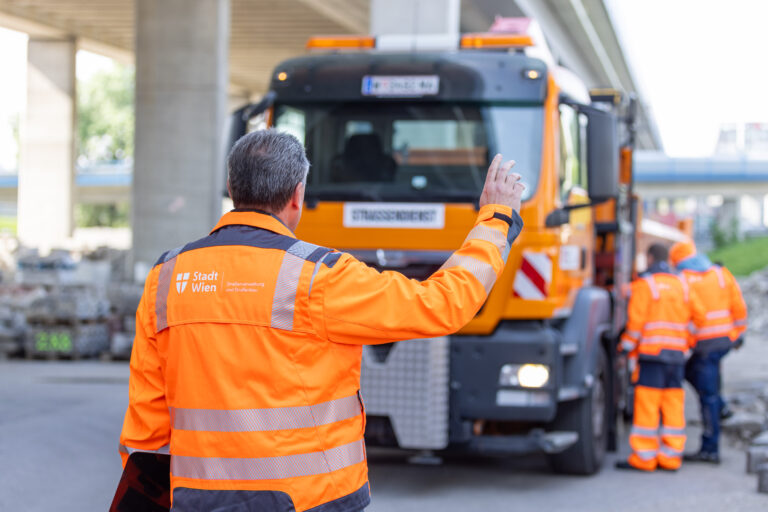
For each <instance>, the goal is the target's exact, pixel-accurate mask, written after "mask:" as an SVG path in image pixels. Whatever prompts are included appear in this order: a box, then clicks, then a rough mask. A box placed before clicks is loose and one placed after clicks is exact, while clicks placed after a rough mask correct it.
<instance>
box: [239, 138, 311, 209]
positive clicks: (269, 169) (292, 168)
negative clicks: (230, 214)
mask: <svg viewBox="0 0 768 512" xmlns="http://www.w3.org/2000/svg"><path fill="white" fill-rule="evenodd" d="M227 168H228V170H229V188H230V191H231V193H232V201H233V202H234V203H235V207H240V208H243V207H250V208H261V209H264V210H268V211H270V212H274V213H276V212H279V211H280V210H282V209H283V208H285V205H287V204H288V201H290V199H291V196H292V195H293V192H294V190H296V186H297V185H298V184H299V183H306V180H307V173H308V172H309V160H307V155H306V153H305V151H304V146H302V145H301V142H299V140H298V139H297V138H296V137H294V136H293V135H289V134H287V133H281V132H278V131H277V130H275V129H269V130H259V131H256V132H253V133H249V134H247V135H245V136H243V137H241V138H240V139H239V140H238V141H237V142H236V143H235V145H234V146H233V147H232V151H230V152H229V157H227Z"/></svg>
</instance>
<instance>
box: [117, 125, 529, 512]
mask: <svg viewBox="0 0 768 512" xmlns="http://www.w3.org/2000/svg"><path fill="white" fill-rule="evenodd" d="M513 163H514V162H508V163H507V164H505V165H504V166H500V164H501V158H500V155H498V156H497V157H496V158H495V159H494V162H493V164H492V165H491V167H490V169H489V172H488V177H487V178H486V185H485V187H484V189H483V195H482V196H481V198H480V205H481V208H480V211H479V213H478V217H477V222H476V224H475V226H474V228H473V229H472V230H471V231H470V233H469V234H468V235H467V238H466V240H465V241H464V244H463V245H462V246H461V248H459V249H458V250H457V251H456V252H455V253H454V254H453V255H452V256H451V257H450V258H449V259H448V260H447V261H446V262H445V264H444V265H443V266H442V267H441V268H440V269H439V270H438V271H437V272H435V273H434V274H433V275H432V276H430V278H429V279H427V280H425V281H422V282H418V281H414V280H411V279H408V278H406V277H405V276H403V275H402V274H399V273H396V272H384V273H379V272H377V271H376V270H374V269H372V268H370V267H368V266H366V265H365V264H363V263H361V262H359V261H357V260H355V259H354V258H353V257H352V256H350V255H348V254H342V253H338V252H334V251H331V250H330V249H326V248H323V247H318V246H315V245H312V244H309V243H306V242H303V241H299V240H297V239H296V238H295V236H294V235H293V231H292V230H293V229H295V227H296V225H297V224H298V221H299V219H300V217H301V209H302V205H303V194H304V186H305V184H306V176H307V172H308V168H309V164H308V162H307V160H306V157H305V155H304V149H303V147H302V146H301V145H300V144H299V142H298V141H297V140H296V139H295V138H293V137H291V136H289V135H285V134H280V133H277V132H275V131H264V132H255V133H252V134H249V135H246V136H245V137H243V138H242V139H240V141H238V143H237V144H236V145H235V147H234V148H233V150H232V153H231V154H230V156H229V168H230V172H229V186H230V192H231V195H232V198H233V200H234V202H235V204H236V205H238V209H237V210H234V211H232V212H230V213H227V214H225V215H224V216H223V217H222V219H221V220H220V222H219V223H218V225H217V226H216V227H215V228H214V230H213V231H212V233H211V234H210V235H209V236H207V237H205V238H203V239H200V240H198V241H196V242H191V243H188V244H186V245H185V246H183V247H180V248H178V249H175V250H172V251H169V252H168V253H166V254H164V255H163V256H162V257H161V258H160V260H159V261H158V262H157V264H156V265H155V267H154V268H153V269H152V271H151V272H150V274H149V276H148V278H147V282H146V285H145V288H144V295H143V297H142V300H141V304H140V305H139V309H138V311H137V319H136V324H137V331H136V339H135V341H134V348H133V353H132V355H131V380H130V386H129V406H128V410H127V412H126V416H125V422H124V425H123V432H122V435H121V437H120V443H121V446H120V451H121V455H122V458H123V464H125V463H126V460H127V459H128V457H129V455H130V454H131V453H133V452H137V451H138V452H151V453H164V454H170V473H171V478H170V484H171V492H172V494H171V495H172V500H173V509H174V510H180V511H181V510H196V511H198V510H200V511H202V510H216V511H218V512H224V511H229V510H232V511H234V510H237V511H242V512H245V511H251V510H253V511H256V510H258V511H272V510H274V511H278V510H279V511H289V510H296V511H304V510H312V511H314V512H321V511H326V512H328V511H331V510H332V511H334V512H347V511H349V512H352V511H355V512H356V511H359V510H361V509H362V508H364V507H365V506H366V505H367V504H368V502H369V500H370V497H369V491H368V478H367V466H366V461H365V445H364V441H363V435H364V431H365V414H364V406H363V402H362V398H361V396H360V391H359V386H360V359H361V355H362V350H361V345H362V344H367V343H386V342H391V341H399V340H405V339H411V338H430V337H436V336H443V335H446V334H450V333H452V332H455V331H457V330H458V329H459V328H461V327H462V326H463V325H464V324H466V323H467V322H468V321H469V320H470V319H471V318H472V317H473V316H474V315H475V314H476V313H477V311H478V310H479V309H480V307H481V306H482V304H483V302H484V301H485V299H486V298H487V296H488V293H489V292H490V290H491V288H492V287H493V285H494V283H495V281H496V279H497V278H498V276H499V275H501V273H502V271H503V270H504V265H505V263H506V258H507V256H508V254H509V250H510V244H511V243H512V242H513V240H514V239H515V237H516V236H517V235H518V234H519V233H520V230H521V229H522V220H521V219H520V216H519V215H518V213H517V210H519V208H520V197H521V195H522V190H523V187H522V185H520V184H519V183H518V181H519V179H520V176H519V175H514V174H510V173H509V170H510V168H511V167H512V165H513ZM261 205H263V206H264V207H266V208H270V211H271V212H272V213H267V212H266V211H263V210H264V208H262V207H261ZM513 206H514V207H513Z"/></svg>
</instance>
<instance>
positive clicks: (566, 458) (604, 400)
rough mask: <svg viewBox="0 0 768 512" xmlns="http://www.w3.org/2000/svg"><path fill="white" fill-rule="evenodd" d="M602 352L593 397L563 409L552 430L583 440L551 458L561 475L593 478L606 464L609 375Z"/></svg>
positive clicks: (577, 401)
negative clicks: (573, 433)
mask: <svg viewBox="0 0 768 512" xmlns="http://www.w3.org/2000/svg"><path fill="white" fill-rule="evenodd" d="M606 360H607V359H606V356H605V353H604V352H603V350H602V349H599V350H598V353H597V364H596V366H595V380H594V383H593V385H592V389H591V390H590V393H589V394H588V395H587V396H586V397H584V398H582V399H580V400H574V401H572V402H564V403H561V404H560V405H559V411H558V413H557V417H556V418H555V421H554V423H553V425H552V430H559V431H570V432H574V431H575V432H578V433H579V440H578V441H577V442H576V444H574V445H573V446H571V447H570V448H568V449H567V450H565V451H563V452H561V453H556V454H553V455H550V456H549V460H550V464H551V466H552V469H553V470H554V471H555V472H557V473H567V474H572V475H592V474H594V473H596V472H597V471H598V470H599V469H600V466H602V464H603V459H604V458H605V452H606V448H607V441H608V421H609V418H608V414H609V410H608V406H609V404H608V385H609V383H608V371H607V368H606Z"/></svg>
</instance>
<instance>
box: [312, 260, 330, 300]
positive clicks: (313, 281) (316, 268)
mask: <svg viewBox="0 0 768 512" xmlns="http://www.w3.org/2000/svg"><path fill="white" fill-rule="evenodd" d="M329 254H331V253H330V252H327V253H325V254H323V257H322V258H320V259H319V260H318V261H317V263H315V269H314V270H313V271H312V279H310V280H309V291H308V292H307V295H310V294H311V293H312V285H313V284H315V277H317V272H318V271H319V270H320V266H321V265H322V264H323V260H324V259H325V258H326V256H328V255H329Z"/></svg>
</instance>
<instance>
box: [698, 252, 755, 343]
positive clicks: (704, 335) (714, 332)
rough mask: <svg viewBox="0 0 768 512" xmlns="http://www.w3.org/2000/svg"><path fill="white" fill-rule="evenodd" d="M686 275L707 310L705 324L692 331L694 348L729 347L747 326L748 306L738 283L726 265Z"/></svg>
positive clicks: (714, 266)
mask: <svg viewBox="0 0 768 512" xmlns="http://www.w3.org/2000/svg"><path fill="white" fill-rule="evenodd" d="M683 276H684V277H685V279H686V281H687V282H688V285H689V286H690V287H691V289H692V290H695V291H696V294H697V295H698V296H699V297H700V298H701V301H702V303H703V304H704V308H705V309H706V311H707V319H706V321H705V322H704V325H703V326H701V327H699V328H698V329H696V330H695V331H694V333H693V337H694V342H695V344H694V351H696V352H709V351H712V350H721V349H726V348H729V347H730V346H731V344H732V343H733V342H734V341H736V340H737V339H739V338H740V337H741V336H742V334H744V331H745V330H746V329H747V305H746V304H745V303H744V297H742V295H741V289H740V288H739V283H737V282H736V279H735V278H734V277H733V275H732V274H731V273H730V272H729V271H728V269H727V268H723V267H721V266H719V265H713V266H712V267H711V268H709V269H708V270H706V271H704V272H697V271H695V270H683Z"/></svg>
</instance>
